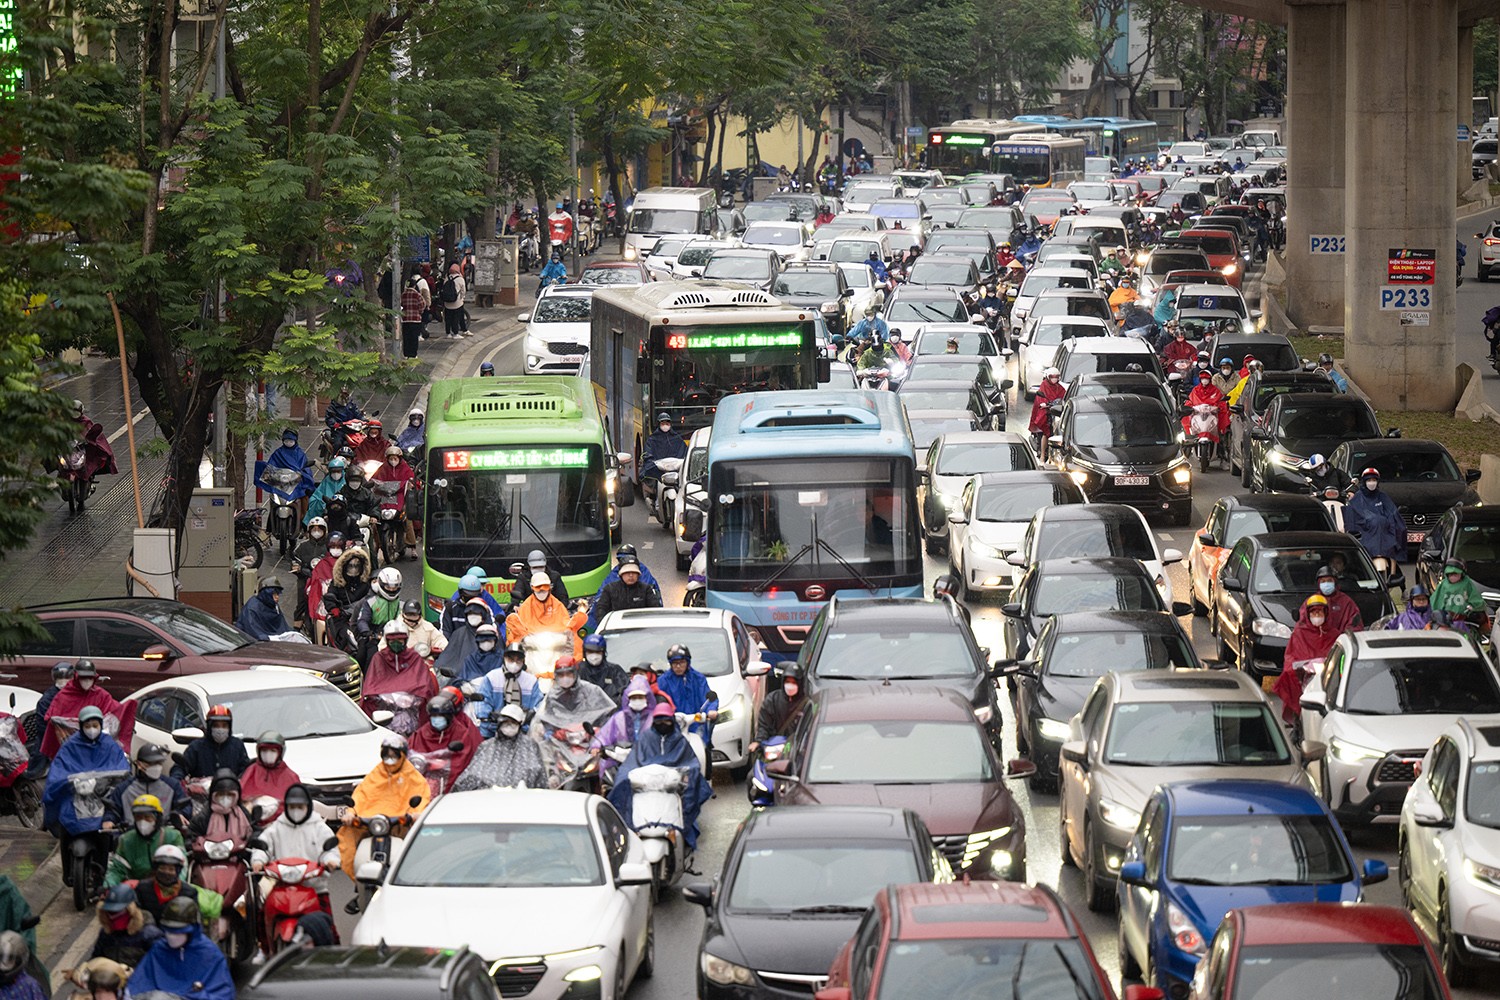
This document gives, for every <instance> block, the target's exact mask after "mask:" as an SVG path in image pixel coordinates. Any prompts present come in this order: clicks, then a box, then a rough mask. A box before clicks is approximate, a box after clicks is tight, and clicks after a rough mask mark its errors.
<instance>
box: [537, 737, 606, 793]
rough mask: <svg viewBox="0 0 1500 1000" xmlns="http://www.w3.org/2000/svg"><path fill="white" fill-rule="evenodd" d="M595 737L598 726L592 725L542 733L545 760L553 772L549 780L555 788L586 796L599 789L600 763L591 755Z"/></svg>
mask: <svg viewBox="0 0 1500 1000" xmlns="http://www.w3.org/2000/svg"><path fill="white" fill-rule="evenodd" d="M538 725H539V724H538ZM593 738H594V727H593V726H591V725H589V724H588V723H582V724H580V725H576V726H568V727H566V728H564V729H557V730H551V729H549V730H547V731H546V732H545V733H542V734H541V746H542V758H543V759H544V760H545V761H546V762H547V768H548V770H549V771H551V774H550V775H549V778H548V781H549V784H551V786H552V787H553V788H557V789H560V790H562V791H565V792H584V793H588V792H597V791H598V790H599V761H598V758H596V757H594V756H593V754H591V753H590V752H589V741H590V740H592V739H593Z"/></svg>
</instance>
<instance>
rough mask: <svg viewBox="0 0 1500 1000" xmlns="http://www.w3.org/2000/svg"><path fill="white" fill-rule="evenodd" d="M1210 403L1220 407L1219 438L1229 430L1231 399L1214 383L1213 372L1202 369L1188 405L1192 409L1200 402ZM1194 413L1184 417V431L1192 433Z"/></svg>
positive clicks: (1189, 397) (1189, 394)
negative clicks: (1191, 425)
mask: <svg viewBox="0 0 1500 1000" xmlns="http://www.w3.org/2000/svg"><path fill="white" fill-rule="evenodd" d="M1204 403H1206V404H1208V405H1209V406H1217V407H1218V408H1219V438H1220V439H1221V440H1222V439H1223V437H1224V435H1225V434H1226V433H1228V432H1229V400H1228V399H1226V398H1225V396H1224V393H1223V391H1222V390H1221V389H1220V388H1219V387H1218V386H1216V385H1214V377H1213V373H1212V372H1209V371H1200V372H1199V373H1198V384H1197V385H1195V386H1193V391H1192V392H1190V393H1188V397H1187V407H1188V409H1189V410H1191V409H1192V408H1193V407H1195V406H1198V405H1199V404H1204ZM1192 419H1193V417H1192V414H1191V413H1189V414H1188V415H1187V416H1185V417H1183V418H1182V429H1183V432H1184V433H1187V434H1191V433H1192V431H1191V430H1190V429H1189V427H1188V424H1189V423H1190V422H1191V421H1192Z"/></svg>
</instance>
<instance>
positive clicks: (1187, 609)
mask: <svg viewBox="0 0 1500 1000" xmlns="http://www.w3.org/2000/svg"><path fill="white" fill-rule="evenodd" d="M1192 613H1193V606H1192V605H1191V604H1189V603H1188V602H1186V601H1173V602H1172V614H1173V615H1174V616H1175V617H1177V618H1181V617H1183V616H1184V615H1190V614H1192Z"/></svg>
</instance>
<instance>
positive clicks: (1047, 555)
mask: <svg viewBox="0 0 1500 1000" xmlns="http://www.w3.org/2000/svg"><path fill="white" fill-rule="evenodd" d="M1105 556H1123V557H1125V558H1127V559H1135V560H1138V561H1139V562H1140V563H1141V565H1143V566H1145V567H1146V572H1147V573H1149V574H1150V575H1151V579H1152V580H1154V581H1156V590H1157V592H1158V593H1159V594H1161V600H1162V603H1163V604H1165V605H1166V606H1167V607H1169V608H1170V607H1171V606H1172V581H1171V579H1170V578H1168V576H1167V571H1166V567H1167V566H1168V565H1170V564H1171V563H1175V562H1181V561H1182V552H1181V551H1179V550H1177V549H1170V548H1169V549H1164V548H1162V547H1161V542H1159V541H1158V540H1157V537H1156V532H1154V531H1152V530H1151V527H1150V525H1148V524H1147V523H1146V516H1145V515H1144V514H1142V513H1141V512H1140V511H1138V510H1136V509H1135V508H1134V507H1127V506H1125V505H1124V504H1120V503H1091V504H1066V505H1063V506H1057V507H1043V508H1042V509H1041V510H1039V511H1037V512H1036V513H1035V514H1034V515H1033V516H1032V518H1031V523H1030V524H1028V525H1027V526H1026V537H1025V538H1024V539H1022V541H1021V546H1020V548H1019V549H1018V550H1017V551H1015V552H1012V553H1011V554H1010V555H1009V556H1008V557H1006V562H1008V563H1010V564H1011V565H1012V566H1014V567H1015V568H1016V569H1015V579H1016V581H1017V582H1019V581H1020V579H1021V574H1022V573H1024V572H1025V571H1026V567H1028V566H1034V565H1036V564H1037V563H1039V562H1042V561H1044V560H1047V559H1099V558H1102V557H1105Z"/></svg>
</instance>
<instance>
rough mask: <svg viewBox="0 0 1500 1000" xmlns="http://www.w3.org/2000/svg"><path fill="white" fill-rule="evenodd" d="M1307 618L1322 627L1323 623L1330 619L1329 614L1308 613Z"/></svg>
mask: <svg viewBox="0 0 1500 1000" xmlns="http://www.w3.org/2000/svg"><path fill="white" fill-rule="evenodd" d="M1307 620H1308V621H1310V622H1312V623H1313V624H1314V625H1316V626H1317V627H1318V628H1322V627H1323V623H1324V622H1326V621H1327V620H1328V616H1327V615H1308V616H1307Z"/></svg>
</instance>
